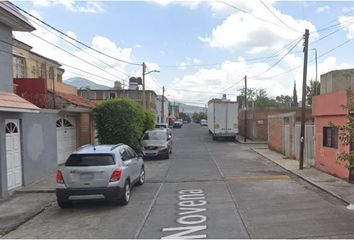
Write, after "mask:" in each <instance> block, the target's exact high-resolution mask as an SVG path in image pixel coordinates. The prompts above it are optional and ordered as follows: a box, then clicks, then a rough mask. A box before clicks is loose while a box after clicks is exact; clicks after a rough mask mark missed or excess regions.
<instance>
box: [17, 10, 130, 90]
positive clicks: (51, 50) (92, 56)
mask: <svg viewBox="0 0 354 240" xmlns="http://www.w3.org/2000/svg"><path fill="white" fill-rule="evenodd" d="M38 16H39V15H38ZM39 17H40V16H39ZM30 21H32V22H33V21H34V20H32V19H31V20H30ZM33 33H34V34H35V35H38V36H40V37H41V38H43V39H45V40H47V41H49V42H50V43H52V44H54V45H57V46H60V47H61V48H64V49H65V50H67V51H68V52H70V53H72V54H73V55H74V56H77V57H80V58H82V59H84V60H86V61H87V62H89V63H90V64H93V65H95V66H98V67H99V68H101V69H103V70H101V69H98V68H96V67H94V66H92V65H90V64H89V63H86V62H83V61H81V60H80V59H78V58H76V57H74V56H72V55H70V54H68V53H66V52H63V51H62V50H60V49H58V48H56V47H55V46H52V45H51V44H49V43H46V42H44V41H42V40H40V39H38V38H36V37H35V36H34V35H32V34H30V33H24V32H14V35H15V37H16V38H17V39H19V40H20V41H23V42H25V43H27V44H29V45H30V46H32V47H33V48H32V51H34V52H36V53H39V54H41V55H43V56H45V57H47V58H50V59H52V60H54V61H57V62H59V63H62V64H65V65H68V66H71V67H75V68H78V69H80V70H83V71H86V72H88V73H85V72H83V71H79V70H74V69H72V68H70V67H68V66H65V65H63V68H64V69H65V73H64V76H63V77H64V79H68V78H70V77H74V76H81V77H85V78H87V79H89V80H92V81H94V82H96V83H99V84H103V85H107V86H113V82H114V81H115V80H120V81H123V80H124V81H125V82H126V84H127V80H128V78H129V75H130V74H129V71H128V70H129V68H128V65H127V64H126V63H122V62H119V61H116V60H114V59H111V58H109V57H105V56H103V55H102V54H99V53H97V52H95V51H93V50H90V49H86V48H84V47H83V46H81V45H77V43H76V42H74V41H73V40H69V39H67V40H68V41H69V42H71V43H75V45H77V46H80V47H81V48H82V50H79V49H77V48H75V47H73V46H72V45H70V44H69V43H67V42H65V41H64V40H63V39H61V38H59V36H57V35H56V34H53V33H50V32H48V31H47V30H43V29H42V28H38V30H35V31H34V32H33ZM66 33H67V34H68V35H69V36H71V37H72V38H74V39H77V34H76V33H75V32H73V31H67V32H66ZM88 45H90V46H91V47H93V48H95V49H97V50H98V51H101V52H103V53H105V54H107V55H111V56H114V57H115V58H118V59H123V60H125V61H130V62H131V61H132V48H121V47H119V46H117V45H116V43H115V42H113V41H112V40H110V39H109V38H106V37H103V36H94V37H93V39H92V41H91V44H88ZM125 73H128V74H125ZM94 75H96V76H94Z"/></svg>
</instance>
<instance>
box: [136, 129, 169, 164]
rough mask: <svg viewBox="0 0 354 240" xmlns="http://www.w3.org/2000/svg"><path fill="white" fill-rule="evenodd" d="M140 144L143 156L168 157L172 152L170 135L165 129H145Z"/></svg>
mask: <svg viewBox="0 0 354 240" xmlns="http://www.w3.org/2000/svg"><path fill="white" fill-rule="evenodd" d="M140 145H141V148H142V149H141V150H142V153H143V156H144V157H145V158H150V157H159V156H162V157H164V158H166V159H168V158H170V154H171V153H172V137H171V135H170V134H169V132H168V130H167V129H163V128H162V129H152V130H147V131H146V132H145V133H144V135H143V137H142V139H141V141H140Z"/></svg>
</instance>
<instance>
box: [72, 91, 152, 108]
mask: <svg viewBox="0 0 354 240" xmlns="http://www.w3.org/2000/svg"><path fill="white" fill-rule="evenodd" d="M78 94H79V95H80V96H82V97H85V98H87V99H89V100H91V101H93V102H94V103H96V104H99V103H101V102H102V101H104V100H107V99H111V98H117V97H120V98H129V99H132V100H134V101H136V102H137V103H139V104H140V105H141V106H144V104H143V91H142V90H137V89H136V90H133V89H115V88H112V89H109V90H97V89H96V90H93V89H79V90H78ZM156 99H157V95H156V93H155V92H154V91H152V90H146V91H145V103H146V106H147V109H149V110H151V111H152V112H153V113H155V114H156V113H157V109H156V107H157V105H156V104H157V103H156Z"/></svg>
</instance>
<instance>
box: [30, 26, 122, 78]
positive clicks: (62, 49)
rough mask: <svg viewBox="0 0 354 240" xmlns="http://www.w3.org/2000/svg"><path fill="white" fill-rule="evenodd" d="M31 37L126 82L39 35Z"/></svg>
mask: <svg viewBox="0 0 354 240" xmlns="http://www.w3.org/2000/svg"><path fill="white" fill-rule="evenodd" d="M31 35H33V36H35V37H36V38H38V39H40V40H42V41H44V42H46V43H48V44H50V45H52V46H53V47H56V48H58V49H60V50H61V51H63V52H66V53H67V54H69V55H71V56H73V57H75V58H77V59H79V60H81V61H83V62H85V63H87V64H89V65H91V66H93V67H95V68H97V69H100V70H101V71H103V72H104V73H106V74H108V75H111V76H113V77H114V78H117V79H120V80H122V81H125V79H123V78H120V77H117V76H116V75H114V74H111V73H110V72H108V71H106V70H105V69H104V68H101V67H99V66H96V65H94V64H92V63H90V62H89V61H86V60H85V59H83V58H81V57H79V56H76V55H74V54H72V53H71V52H69V51H67V50H65V49H64V48H62V47H59V46H57V45H55V44H54V43H51V42H50V41H48V40H46V39H44V38H42V37H40V36H38V35H36V34H34V33H31Z"/></svg>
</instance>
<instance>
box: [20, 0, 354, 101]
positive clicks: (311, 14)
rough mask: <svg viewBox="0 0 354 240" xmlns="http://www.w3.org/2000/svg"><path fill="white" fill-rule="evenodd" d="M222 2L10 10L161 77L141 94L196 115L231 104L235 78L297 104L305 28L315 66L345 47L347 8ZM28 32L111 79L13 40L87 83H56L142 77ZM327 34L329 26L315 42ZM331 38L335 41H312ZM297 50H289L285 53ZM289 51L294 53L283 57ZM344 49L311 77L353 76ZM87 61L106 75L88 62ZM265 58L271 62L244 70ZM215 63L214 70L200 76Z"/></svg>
mask: <svg viewBox="0 0 354 240" xmlns="http://www.w3.org/2000/svg"><path fill="white" fill-rule="evenodd" d="M224 2H226V3H227V4H229V5H232V6H233V7H232V6H229V5H227V4H225V3H221V2H220V1H200V0H196V1H184V2H183V1H174V0H166V1H162V0H156V1H98V2H92V1H91V2H84V1H79V2H77V1H74V0H36V1H33V2H29V1H26V2H23V1H15V2H14V3H15V4H17V5H18V6H20V7H22V8H24V9H25V10H27V11H30V12H31V13H32V14H33V15H35V16H37V17H39V18H41V19H42V20H44V21H45V22H47V23H49V24H51V25H53V26H55V27H56V28H58V29H60V30H62V31H63V32H66V33H68V34H69V35H70V36H73V37H75V38H77V39H78V40H80V41H82V42H85V43H87V44H88V45H90V46H92V47H94V48H97V49H99V50H101V51H103V52H105V53H107V54H109V55H113V56H115V57H117V58H120V59H124V60H127V61H129V62H134V63H142V62H143V61H145V62H146V63H147V65H148V69H149V70H160V72H159V73H152V74H149V75H147V88H148V89H152V90H155V91H156V92H157V93H161V88H162V85H164V86H165V87H166V93H167V96H168V98H170V99H173V100H180V101H183V102H185V103H193V104H197V105H204V104H205V103H206V102H207V101H208V100H209V99H210V98H212V97H220V96H221V93H227V94H228V95H229V97H230V98H231V99H234V98H235V96H236V94H238V93H239V92H238V91H237V90H238V89H240V88H242V87H243V81H241V78H242V77H243V76H244V75H247V76H248V85H249V87H252V88H265V89H266V90H267V93H268V95H269V96H271V97H275V96H278V95H280V94H283V95H287V94H288V95H291V94H292V89H293V84H294V81H295V82H296V84H297V90H298V95H300V94H301V82H302V63H303V54H302V52H301V51H302V40H301V39H300V38H301V36H302V34H303V33H304V30H305V28H309V29H310V32H311V33H310V49H312V48H316V49H317V52H318V55H319V56H320V55H321V54H323V53H326V51H328V50H330V49H332V48H334V47H336V46H337V45H339V44H341V43H343V42H344V41H346V40H350V39H351V38H352V37H354V17H353V16H354V2H351V1H344V2H339V1H311V2H307V1H266V0H264V1H263V3H262V2H261V1H258V0H254V1H227V0H225V1H224ZM264 4H265V5H266V6H267V7H268V8H269V9H270V10H269V9H267V8H266V7H265V6H264ZM237 8H238V9H237ZM240 9H241V10H243V11H247V12H248V13H245V12H242V11H240ZM274 15H276V17H275V16H274ZM279 19H280V20H279ZM32 21H34V20H32ZM34 24H35V27H37V29H38V30H37V31H35V32H34V33H35V34H37V35H40V36H42V37H44V38H45V39H48V40H50V41H51V42H52V43H55V44H56V45H58V46H60V47H62V48H65V49H67V50H68V51H70V52H72V53H73V54H74V55H76V56H81V57H82V58H84V59H86V60H87V61H89V62H91V63H92V64H94V65H98V66H100V67H101V68H104V69H106V71H108V72H110V74H106V73H105V72H101V70H99V69H95V68H94V67H92V66H90V65H88V64H87V63H84V62H81V61H80V60H79V59H76V58H74V57H72V56H71V55H68V54H66V53H64V52H62V51H60V50H59V49H56V48H55V47H53V46H51V45H49V44H47V43H45V42H43V41H41V40H39V39H37V38H36V37H34V36H33V35H31V34H28V33H21V34H16V37H17V38H19V39H20V40H22V41H24V42H26V43H28V44H29V45H31V46H33V51H36V52H38V53H40V54H43V55H45V56H47V57H50V58H52V59H55V60H57V61H59V62H61V63H65V64H67V65H71V66H75V67H76V68H79V69H82V70H85V71H86V72H91V73H94V74H96V76H93V75H88V74H86V73H83V72H78V71H76V70H75V71H74V70H73V69H70V68H69V67H66V66H64V68H65V70H66V73H65V75H64V78H69V77H72V76H83V77H86V78H88V79H90V80H93V81H95V82H97V83H101V84H105V85H112V84H113V83H112V82H113V78H115V77H114V76H117V77H119V79H121V80H123V79H125V80H127V79H128V77H129V76H138V75H141V67H139V66H131V65H128V64H121V63H119V62H117V61H114V60H112V59H108V58H106V57H104V56H102V55H96V54H95V53H93V52H90V50H85V49H83V50H82V51H79V50H78V49H76V48H73V47H72V46H70V45H69V44H67V43H66V42H64V41H63V40H61V39H59V38H58V37H57V36H55V35H54V34H52V33H50V32H49V31H48V30H45V29H42V27H39V26H37V24H36V23H34ZM331 25H334V26H332V27H331V28H329V29H327V30H325V31H319V32H317V31H318V30H319V29H322V28H324V27H328V26H331ZM292 29H293V30H292ZM334 31H337V32H335V33H333V34H332V35H330V36H328V37H326V38H324V39H322V40H320V41H318V40H319V39H321V38H322V37H324V36H326V35H327V34H329V33H331V32H334ZM297 40H298V44H297V45H296V46H294V45H295V43H296V41H297ZM316 41H317V42H316ZM293 46H294V49H293V51H292V52H290V53H289V54H287V55H286V56H284V55H285V53H286V52H287V51H288V50H289V49H290V48H291V47H293ZM353 47H354V41H353V42H352V41H348V42H347V43H346V44H345V45H343V46H342V47H340V48H338V49H337V50H335V51H333V52H331V53H328V54H326V55H325V56H323V57H321V58H319V59H318V68H319V74H323V73H326V72H328V71H331V70H335V69H342V68H353V66H354V61H353V58H352V52H353V50H352V49H353ZM87 52H88V53H90V54H91V55H95V56H96V57H97V58H99V59H100V60H102V61H104V62H107V63H109V65H110V66H111V67H109V66H108V65H105V64H103V63H102V61H99V62H98V61H97V59H94V58H92V57H90V56H88V55H87V54H86V53H87ZM274 55H276V56H275V57H273V58H270V59H262V60H258V61H248V59H254V58H259V57H265V56H274ZM313 58H314V51H312V50H310V51H309V60H310V62H309V69H308V78H309V79H314V78H315V66H314V61H313ZM280 59H282V60H281V61H280ZM278 61H279V63H278V64H275V63H277V62H278ZM214 63H215V64H217V65H210V66H204V65H205V64H214ZM190 65H198V66H190ZM199 65H200V66H199ZM273 65H274V66H273ZM112 67H113V68H112ZM296 67H297V69H295V70H293V71H289V69H293V68H296ZM122 72H124V73H125V74H123V73H122ZM284 72H285V73H284ZM97 75H99V76H102V77H104V79H101V78H99V77H97ZM233 85H234V86H233ZM229 87H230V88H229ZM227 88H228V89H227ZM224 89H227V90H226V91H223V90H224Z"/></svg>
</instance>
